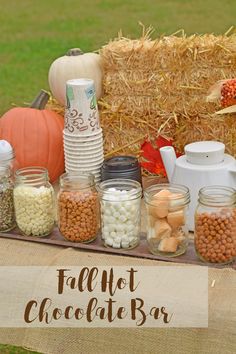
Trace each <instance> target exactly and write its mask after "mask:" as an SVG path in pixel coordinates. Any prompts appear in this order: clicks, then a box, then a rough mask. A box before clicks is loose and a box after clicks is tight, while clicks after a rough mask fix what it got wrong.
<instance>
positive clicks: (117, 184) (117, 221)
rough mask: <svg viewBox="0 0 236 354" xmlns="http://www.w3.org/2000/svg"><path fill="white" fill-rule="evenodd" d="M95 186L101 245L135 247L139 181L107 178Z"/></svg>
mask: <svg viewBox="0 0 236 354" xmlns="http://www.w3.org/2000/svg"><path fill="white" fill-rule="evenodd" d="M97 189H98V191H99V195H100V205H101V224H102V239H103V241H104V245H105V246H108V247H113V248H124V249H130V248H134V247H136V246H137V245H138V244H139V240H140V220H141V196H142V188H141V185H140V183H139V182H136V181H133V180H129V179H111V180H107V181H104V182H102V183H100V185H99V186H98V187H97Z"/></svg>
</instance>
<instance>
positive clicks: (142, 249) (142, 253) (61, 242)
mask: <svg viewBox="0 0 236 354" xmlns="http://www.w3.org/2000/svg"><path fill="white" fill-rule="evenodd" d="M0 237H4V238H8V239H12V240H21V241H28V242H36V243H43V244H48V245H54V246H61V247H73V248H78V249H80V250H84V251H89V252H101V253H108V254H112V255H119V256H120V255H121V256H129V257H136V258H147V259H153V260H157V261H158V260H159V261H165V262H175V263H185V264H196V265H202V266H209V267H214V268H233V269H236V260H235V261H234V262H233V263H231V264H227V265H219V264H210V263H204V262H202V261H201V260H199V259H198V257H197V255H196V253H195V249H194V244H193V240H190V241H189V246H188V249H187V251H186V253H185V254H183V255H181V256H178V257H164V256H157V255H153V254H151V253H150V252H149V250H148V247H147V242H146V235H145V234H144V233H142V234H141V240H140V244H139V245H138V246H137V247H136V248H134V249H131V250H124V249H114V248H110V247H109V248H108V247H104V245H103V242H102V239H101V235H99V236H98V237H97V239H96V240H94V241H93V242H91V243H87V244H85V243H75V242H70V241H67V240H65V239H64V238H63V236H62V235H61V233H60V231H59V230H58V228H57V227H55V228H54V230H53V232H52V234H51V235H49V236H47V237H41V238H39V237H32V236H23V235H20V234H19V232H18V231H17V230H14V231H11V232H9V233H0Z"/></svg>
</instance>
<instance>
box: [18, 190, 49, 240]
mask: <svg viewBox="0 0 236 354" xmlns="http://www.w3.org/2000/svg"><path fill="white" fill-rule="evenodd" d="M14 206H15V215H16V222H17V225H18V227H19V228H20V230H21V231H22V232H23V233H24V234H26V235H28V236H29V235H32V236H46V235H48V234H49V233H50V232H51V231H52V228H53V225H54V220H55V208H54V192H53V188H52V187H50V188H47V187H44V186H41V187H39V188H37V187H32V186H17V187H15V189H14Z"/></svg>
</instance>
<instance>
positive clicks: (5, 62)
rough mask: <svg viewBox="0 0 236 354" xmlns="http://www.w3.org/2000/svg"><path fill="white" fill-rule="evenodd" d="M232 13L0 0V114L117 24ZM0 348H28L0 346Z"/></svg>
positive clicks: (154, 0)
mask: <svg viewBox="0 0 236 354" xmlns="http://www.w3.org/2000/svg"><path fill="white" fill-rule="evenodd" d="M235 13H236V1H235V0H198V1H195V0H126V1H125V0H67V1H65V0H41V1H36V0H34V1H33V0H0V29H1V36H0V114H2V113H3V112H5V111H6V110H7V109H9V108H10V107H11V104H12V103H14V104H17V105H22V104H23V103H24V102H30V101H32V99H33V97H34V96H35V95H36V94H37V92H38V91H39V90H40V88H45V89H48V83H47V73H48V68H49V66H50V63H51V62H52V61H53V60H54V59H55V58H56V57H58V56H61V55H63V54H64V53H65V52H66V51H67V50H68V49H69V48H73V47H80V48H81V49H82V50H84V51H92V50H96V49H99V48H100V47H101V46H102V45H104V44H106V43H107V42H108V41H109V40H110V39H112V38H114V37H116V35H117V33H118V31H119V30H120V29H122V30H123V34H124V35H125V36H129V37H132V38H134V37H138V36H139V35H140V33H141V27H140V26H139V25H138V22H139V21H141V22H142V23H143V24H144V25H145V26H149V25H152V26H153V27H154V28H155V30H156V31H155V33H154V34H153V36H157V35H158V34H162V33H165V34H171V33H173V32H175V31H176V30H178V29H180V28H184V29H185V31H186V32H187V33H188V34H191V33H205V32H211V33H212V32H213V33H215V34H219V33H224V32H225V31H226V30H227V29H228V28H229V27H230V26H232V25H236V23H235ZM0 353H1V354H5V353H10V354H14V353H19V354H23V353H29V352H28V351H25V350H23V349H19V348H14V347H11V346H1V345H0ZM71 354H74V353H71Z"/></svg>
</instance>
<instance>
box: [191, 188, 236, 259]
mask: <svg viewBox="0 0 236 354" xmlns="http://www.w3.org/2000/svg"><path fill="white" fill-rule="evenodd" d="M195 249H196V253H197V255H198V257H199V258H200V259H201V260H202V261H204V262H208V263H221V264H227V263H230V262H232V261H233V260H234V258H235V256H236V190H235V189H233V188H230V187H223V186H210V187H204V188H202V189H200V191H199V204H198V206H197V209H196V213H195Z"/></svg>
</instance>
